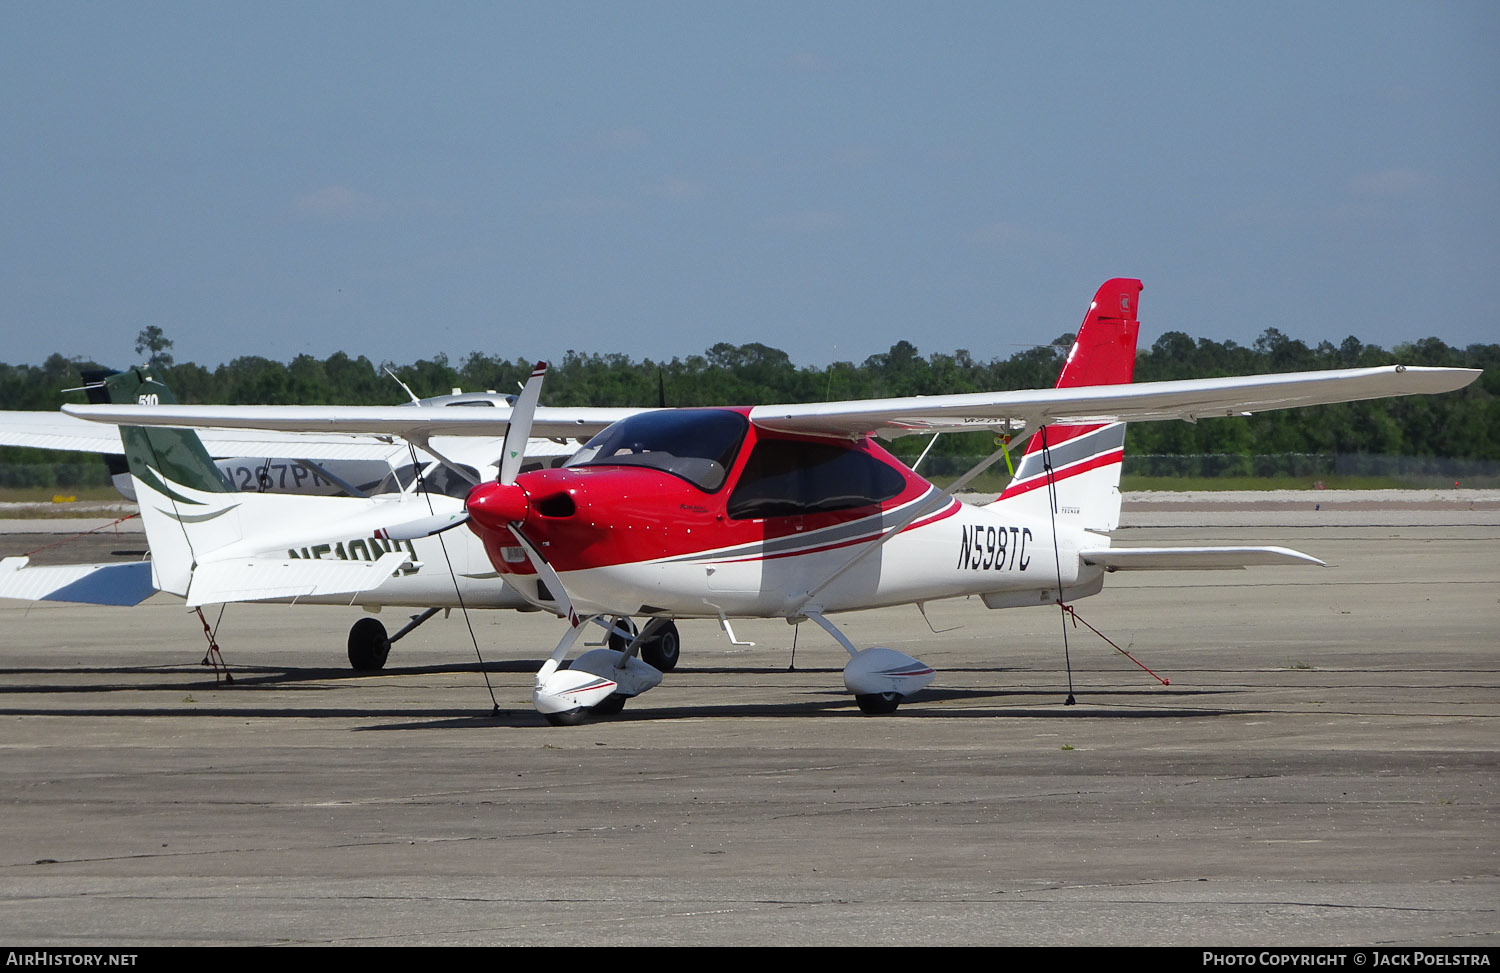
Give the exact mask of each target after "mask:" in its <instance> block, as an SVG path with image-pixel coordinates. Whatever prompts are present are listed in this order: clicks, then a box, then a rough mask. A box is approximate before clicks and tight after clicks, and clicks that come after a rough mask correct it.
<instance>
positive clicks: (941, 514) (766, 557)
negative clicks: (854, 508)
mask: <svg viewBox="0 0 1500 973" xmlns="http://www.w3.org/2000/svg"><path fill="white" fill-rule="evenodd" d="M960 505H961V501H958V500H954V501H953V502H952V503H950V504H949V505H948V506H947V507H945V508H943V509H942V510H940V511H938V512H937V513H935V514H933V515H931V516H928V517H924V518H921V519H920V520H916V521H914V522H912V523H910V524H907V525H906V526H905V527H903V528H901V533H903V534H904V533H906V532H907V531H909V530H914V529H916V528H918V527H926V526H927V525H928V524H935V523H937V522H938V521H940V520H946V519H948V518H949V517H952V516H953V515H954V514H956V513H958V511H959V507H960ZM880 535H881V531H879V530H874V531H871V532H870V533H868V534H861V535H860V536H858V537H853V538H850V539H848V540H843V541H836V542H834V543H832V544H820V545H817V546H815V547H801V548H798V549H797V550H795V551H782V552H781V553H780V554H749V555H745V556H742V557H734V558H728V559H725V560H719V561H715V562H714V563H716V564H741V563H743V562H746V561H776V560H779V559H781V558H784V557H800V556H801V555H803V554H819V553H822V552H823V551H836V550H838V549H839V548H841V547H853V546H854V545H855V544H868V543H870V542H871V541H873V540H875V539H876V538H878V537H879V536H880ZM704 560H712V559H711V558H704Z"/></svg>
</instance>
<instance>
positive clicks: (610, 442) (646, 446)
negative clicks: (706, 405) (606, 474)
mask: <svg viewBox="0 0 1500 973" xmlns="http://www.w3.org/2000/svg"><path fill="white" fill-rule="evenodd" d="M749 427H750V423H749V420H747V419H746V418H745V417H744V416H743V415H741V414H740V413H738V412H730V411H727V410H724V409H672V410H664V411H661V412H643V413H641V414H640V415H638V416H631V417H630V418H629V419H621V420H620V421H619V422H617V423H615V424H614V425H612V426H610V427H609V428H608V429H606V430H604V431H603V432H601V433H600V434H599V435H597V436H595V437H594V438H593V439H590V440H589V441H588V444H587V445H586V446H584V447H583V448H582V449H580V450H579V451H578V452H576V453H574V454H573V456H572V458H571V459H569V460H568V461H567V462H566V463H564V464H563V466H565V467H578V466H644V467H647V468H649V469H653V470H661V471H662V472H664V473H671V474H672V475H673V476H680V477H682V478H683V479H684V480H687V481H688V482H689V483H691V484H693V485H694V486H696V487H698V488H699V489H701V490H706V491H708V492H710V493H711V492H713V491H714V490H717V489H719V487H721V486H723V485H724V477H725V476H727V475H728V474H729V467H730V465H731V464H733V463H734V456H735V453H737V452H739V448H740V443H741V442H743V441H744V439H745V430H746V429H748V428H749Z"/></svg>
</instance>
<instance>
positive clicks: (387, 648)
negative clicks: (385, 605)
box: [349, 608, 442, 672]
mask: <svg viewBox="0 0 1500 973" xmlns="http://www.w3.org/2000/svg"><path fill="white" fill-rule="evenodd" d="M440 611H442V609H441V608H429V609H427V610H426V611H424V612H422V614H420V615H413V616H412V617H411V621H410V622H408V623H407V624H406V625H405V627H403V628H402V629H401V631H399V632H397V633H396V634H395V635H392V636H390V637H389V638H387V637H386V634H385V626H384V625H382V624H381V623H380V619H378V618H371V617H370V616H368V615H366V616H365V617H364V618H361V619H360V620H359V621H357V622H355V623H354V625H353V627H351V628H350V629H349V665H350V666H352V667H353V668H354V671H355V672H378V671H379V670H381V669H384V668H385V660H386V658H387V657H388V656H389V655H390V654H391V646H392V645H394V644H395V643H397V642H399V641H401V640H402V639H403V638H405V637H406V635H407V633H408V632H410V631H411V630H412V629H414V628H416V627H417V626H418V625H421V624H422V623H423V622H425V621H427V619H429V618H431V617H432V616H433V615H436V614H437V613H438V612H440Z"/></svg>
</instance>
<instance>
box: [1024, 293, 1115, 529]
mask: <svg viewBox="0 0 1500 973" xmlns="http://www.w3.org/2000/svg"><path fill="white" fill-rule="evenodd" d="M1141 289H1142V285H1141V282H1140V281H1139V280H1136V279H1134V278H1129V277H1116V278H1114V279H1113V280H1108V281H1105V283H1104V284H1103V285H1102V286H1101V287H1100V288H1099V290H1098V291H1097V292H1095V294H1094V299H1093V301H1092V302H1091V303H1090V304H1089V309H1088V312H1087V314H1085V315H1084V318H1083V324H1082V325H1080V326H1079V328H1078V336H1077V338H1075V339H1074V341H1073V347H1072V348H1071V349H1069V351H1068V357H1067V359H1066V361H1065V362H1064V363H1063V368H1062V374H1061V375H1060V376H1059V377H1058V380H1057V386H1056V387H1057V388H1079V387H1083V386H1091V385H1127V384H1129V383H1130V381H1131V379H1132V378H1133V377H1134V376H1135V350H1136V341H1137V337H1138V335H1139V331H1140V322H1139V321H1138V320H1137V317H1136V312H1137V309H1138V306H1139V299H1140V292H1141ZM1124 447H1125V424H1124V423H1123V422H1111V423H1103V424H1098V425H1052V426H1043V427H1042V428H1041V429H1038V430H1037V431H1036V432H1035V433H1034V434H1033V435H1032V437H1031V440H1030V441H1029V442H1028V443H1027V444H1026V452H1025V453H1024V454H1023V455H1022V457H1021V461H1020V463H1019V464H1017V467H1016V475H1015V477H1014V478H1013V479H1012V480H1011V482H1010V485H1009V486H1007V487H1006V488H1005V492H1004V493H1002V494H1001V495H1000V500H999V501H997V502H1006V503H1007V504H1008V505H1009V506H1010V507H1012V508H1021V509H1022V510H1024V511H1025V512H1027V513H1029V514H1031V515H1033V516H1037V517H1042V518H1045V517H1056V519H1057V520H1058V521H1059V522H1063V523H1067V524H1070V525H1071V526H1074V527H1081V528H1083V529H1085V530H1096V531H1104V532H1108V531H1112V530H1114V529H1115V528H1116V527H1118V526H1119V524H1120V465H1121V463H1122V461H1123V459H1124ZM1049 468H1050V473H1049ZM1054 497H1055V503H1054V502H1053V498H1054ZM1031 508H1035V509H1031Z"/></svg>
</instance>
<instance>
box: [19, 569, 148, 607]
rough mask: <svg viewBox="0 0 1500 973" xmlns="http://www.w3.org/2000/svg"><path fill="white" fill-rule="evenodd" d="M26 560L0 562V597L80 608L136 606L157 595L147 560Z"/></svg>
mask: <svg viewBox="0 0 1500 973" xmlns="http://www.w3.org/2000/svg"><path fill="white" fill-rule="evenodd" d="M27 561H28V559H27V558H24V557H8V558H5V559H3V560H0V598H15V599H19V600H21V601H67V602H73V603H74V604H80V605H121V606H128V605H139V604H140V603H141V602H143V601H145V600H146V599H147V598H150V597H151V596H152V595H154V594H155V593H156V588H155V587H153V586H152V584H151V564H150V562H149V561H128V562H124V563H116V564H48V565H41V566H38V567H29V566H28V565H27Z"/></svg>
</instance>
